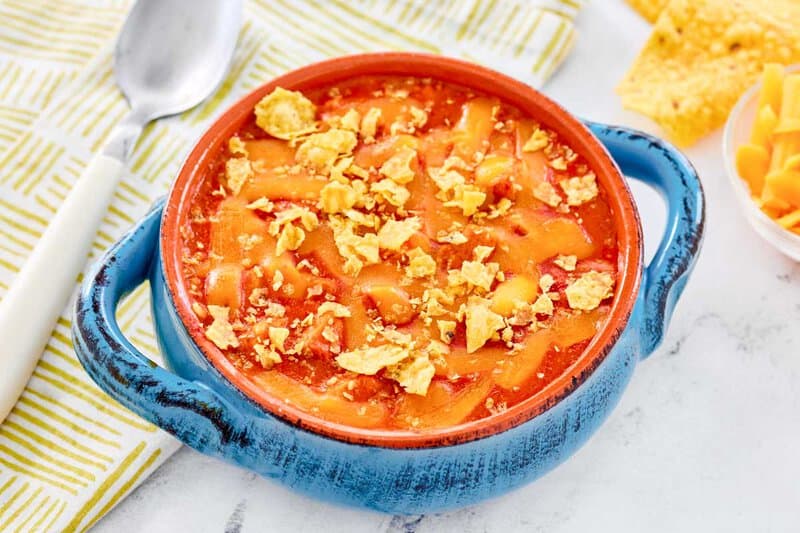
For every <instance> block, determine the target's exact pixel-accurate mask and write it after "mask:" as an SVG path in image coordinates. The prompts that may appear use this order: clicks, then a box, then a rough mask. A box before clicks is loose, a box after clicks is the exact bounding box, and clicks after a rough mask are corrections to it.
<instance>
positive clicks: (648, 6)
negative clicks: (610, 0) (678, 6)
mask: <svg viewBox="0 0 800 533" xmlns="http://www.w3.org/2000/svg"><path fill="white" fill-rule="evenodd" d="M626 1H627V2H628V4H629V5H630V6H631V7H632V8H633V9H635V10H636V11H638V12H639V14H640V15H641V16H643V17H644V18H645V19H646V20H647V21H648V22H651V23H652V22H655V21H656V19H657V18H658V15H659V14H660V13H661V10H663V9H664V6H666V5H667V2H669V0H626Z"/></svg>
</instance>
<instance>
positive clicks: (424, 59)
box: [73, 54, 704, 513]
mask: <svg viewBox="0 0 800 533" xmlns="http://www.w3.org/2000/svg"><path fill="white" fill-rule="evenodd" d="M336 61H340V62H341V61H345V66H346V65H351V66H352V65H353V61H355V62H356V63H358V65H360V66H361V67H362V71H363V69H364V68H367V69H368V70H369V71H370V72H372V73H375V74H380V73H393V74H409V75H426V76H433V77H442V78H443V79H445V80H448V81H457V82H458V83H461V84H462V85H470V86H472V87H474V88H476V89H479V90H483V91H484V92H486V91H487V87H488V86H503V87H505V88H506V89H507V91H506V92H502V91H490V92H493V93H494V94H498V95H500V96H501V97H505V96H509V95H512V94H516V95H517V96H518V98H516V99H515V100H512V102H511V103H513V104H515V105H517V106H518V107H520V108H521V109H523V111H526V112H529V113H531V114H532V115H534V116H537V117H539V116H540V115H538V114H537V112H539V111H540V112H542V113H545V111H546V114H547V116H548V117H549V118H547V119H546V120H545V119H542V122H543V123H544V124H545V126H547V127H549V128H552V129H554V130H555V131H556V132H558V133H559V134H561V135H564V136H565V137H566V138H567V139H569V138H570V136H571V138H578V137H579V138H581V139H583V140H584V141H586V142H587V143H589V144H592V145H593V146H594V145H596V151H598V153H599V152H601V153H599V155H597V157H600V158H604V159H605V160H607V161H608V165H609V167H608V168H611V169H612V172H610V173H608V174H609V175H604V176H600V175H599V176H598V178H599V179H601V182H602V183H604V184H605V185H606V186H613V187H616V188H617V189H618V192H620V194H623V195H627V196H626V197H627V198H629V199H630V192H629V191H628V189H627V186H626V185H625V182H624V179H623V178H622V174H620V172H619V170H620V169H621V171H622V173H623V174H625V175H627V176H630V177H634V178H636V179H639V180H642V181H644V182H646V183H648V184H650V185H652V186H653V187H655V188H656V189H657V190H659V191H660V192H661V193H662V195H663V196H664V198H665V200H666V202H667V205H668V217H667V224H666V230H665V233H664V236H663V238H662V240H661V243H660V245H659V247H658V250H657V252H656V254H655V256H654V258H653V260H652V261H651V263H650V264H649V265H647V266H646V267H645V268H642V265H640V264H638V263H637V264H635V265H632V266H631V265H628V271H630V272H633V273H634V276H636V278H637V279H635V280H634V282H633V283H634V289H633V290H635V288H636V286H638V287H639V288H638V292H637V293H633V294H631V296H630V298H629V300H630V301H629V302H628V303H627V304H626V303H625V302H618V301H616V300H615V304H614V305H615V306H624V305H627V306H628V307H627V308H625V309H622V310H619V314H620V316H621V318H620V319H619V320H617V321H616V324H612V323H611V321H609V322H610V323H609V324H608V325H607V326H606V328H611V327H613V328H614V330H613V331H611V332H609V331H606V332H600V334H598V337H603V338H605V339H606V340H605V341H604V342H603V343H601V344H599V345H598V343H593V344H592V345H590V346H589V348H587V353H585V354H584V356H582V358H583V359H584V361H583V363H584V364H583V365H582V366H581V365H576V366H575V367H573V368H572V369H570V370H568V371H567V375H564V376H562V379H561V380H560V381H561V382H562V383H563V384H564V385H563V386H562V387H561V389H560V390H558V391H555V392H554V393H552V394H551V395H550V396H548V397H547V398H544V399H541V398H540V399H538V400H537V399H536V398H532V399H531V401H532V402H536V401H538V403H536V405H537V406H538V407H537V408H536V409H535V410H532V409H530V408H528V409H527V410H526V409H525V406H524V405H522V404H520V406H514V407H512V408H511V409H509V411H510V413H507V415H506V417H505V418H504V419H503V423H502V424H500V425H497V424H495V425H491V424H492V422H491V418H492V417H490V418H489V419H488V420H489V421H488V422H486V423H483V424H480V423H479V424H477V425H475V427H474V429H471V428H472V426H469V425H466V426H464V427H463V428H460V429H459V433H457V436H456V437H454V438H439V439H438V440H437V439H432V440H428V441H425V440H422V441H416V443H414V444H404V443H403V442H399V441H398V442H391V441H387V440H380V439H372V440H371V439H370V438H369V436H365V437H364V438H354V437H353V436H352V434H346V433H345V432H342V433H341V435H342V436H341V437H338V436H337V434H336V432H325V431H318V430H317V426H315V425H314V424H313V423H310V422H309V421H307V420H303V419H302V418H292V417H289V416H286V414H285V413H281V412H276V411H275V410H274V409H270V408H269V404H265V403H264V402H263V401H259V399H258V398H256V397H255V396H254V395H253V394H252V393H248V394H245V393H243V392H242V390H241V389H240V388H237V387H236V386H234V384H233V382H232V381H231V379H229V377H230V376H229V375H226V374H225V372H221V371H220V367H219V365H215V364H212V362H211V359H210V358H209V354H208V353H206V352H204V351H203V350H202V349H201V348H200V346H198V343H197V342H195V340H194V339H195V337H193V335H192V334H191V333H190V331H191V330H192V328H190V327H188V326H187V324H186V321H185V320H182V318H181V317H182V315H181V313H180V307H181V306H180V305H179V304H178V303H176V302H178V300H177V299H176V297H175V296H174V295H175V294H176V292H175V287H172V286H171V285H170V283H168V282H167V281H166V280H167V279H168V278H169V276H166V275H165V272H166V270H165V264H166V263H165V261H166V259H165V254H164V251H163V249H162V246H163V244H164V241H163V239H164V230H163V228H162V227H161V220H162V210H163V209H164V206H165V201H164V200H160V201H158V202H156V204H155V205H154V206H153V208H152V210H151V211H150V212H149V213H148V214H147V215H146V216H145V217H144V218H143V219H142V220H141V221H140V222H139V223H138V224H137V225H136V227H135V228H133V229H132V230H131V231H130V232H129V233H128V234H127V235H125V236H124V237H123V238H122V239H121V240H120V241H119V242H118V243H117V244H116V245H115V246H114V247H113V248H112V249H111V250H110V251H109V252H108V253H107V254H106V255H105V256H104V257H103V258H102V259H101V260H100V261H99V262H98V263H97V264H96V265H95V266H94V268H93V269H92V271H91V272H90V273H89V274H88V275H87V276H86V281H85V282H84V285H83V288H82V290H81V292H80V295H79V298H78V301H77V303H76V310H75V320H74V327H73V336H74V341H75V347H76V350H77V352H78V356H79V358H80V360H81V362H82V363H83V365H84V367H85V368H86V370H87V372H88V373H89V375H91V377H92V378H93V379H94V380H95V381H96V382H97V383H98V385H99V386H100V387H101V388H103V390H105V391H106V392H107V393H108V394H110V395H111V396H112V397H114V398H115V399H117V400H118V401H119V402H121V403H122V404H124V405H125V406H127V407H128V408H129V409H131V410H132V411H134V412H135V413H137V414H139V415H140V416H142V417H143V418H145V419H147V420H149V421H151V422H152V423H154V424H156V425H157V426H159V427H161V428H163V429H165V430H166V431H168V432H170V433H172V434H173V435H175V436H176V437H177V438H178V439H180V440H181V441H183V442H184V443H186V444H187V445H189V446H191V447H193V448H195V449H196V450H198V451H200V452H202V453H205V454H208V455H211V456H215V457H219V458H221V459H224V460H226V461H229V462H231V463H234V464H237V465H240V466H242V467H244V468H247V469H249V470H252V471H254V472H257V473H259V474H261V475H263V476H265V477H268V478H271V479H275V480H278V481H280V482H281V483H284V484H286V485H287V486H289V487H292V488H294V489H296V490H298V491H301V492H303V493H306V494H308V495H311V496H314V497H317V498H320V499H324V500H328V501H332V502H335V503H339V504H345V505H351V506H359V507H366V508H370V509H374V510H378V511H383V512H389V513H425V512H431V511H437V510H443V509H448V508H454V507H460V506H465V505H469V504H473V503H476V502H478V501H480V500H483V499H485V498H490V497H493V496H497V495H500V494H503V493H504V492H507V491H509V490H511V489H513V488H515V487H519V486H521V485H524V484H525V483H529V482H530V481H532V480H534V479H536V478H537V477H539V476H541V475H542V474H544V473H545V472H547V471H549V470H550V469H552V468H553V467H555V466H556V465H558V464H559V463H561V462H562V461H564V460H565V459H566V458H568V457H569V456H570V455H571V454H572V453H574V452H575V450H577V449H578V447H579V446H581V445H582V444H583V443H584V442H586V440H587V439H588V438H589V437H590V436H591V435H592V433H593V432H594V431H595V430H596V429H597V428H598V427H599V426H600V424H601V423H602V422H603V420H604V419H605V418H606V417H607V416H608V414H609V413H610V412H611V410H612V409H613V407H614V406H615V405H616V403H617V401H618V400H619V398H620V395H621V394H622V391H623V390H624V388H625V386H626V385H627V383H628V380H629V379H630V377H631V374H632V373H633V369H634V367H635V366H636V364H637V363H638V362H639V361H640V360H642V359H644V358H645V357H647V356H648V355H650V353H652V352H653V350H654V349H655V348H656V347H657V346H658V345H659V343H660V342H661V339H662V336H663V334H664V329H665V328H666V326H667V324H668V322H669V318H670V316H671V314H672V311H673V308H674V306H675V303H676V301H677V299H678V297H679V296H680V294H681V292H682V290H683V287H684V285H685V283H686V281H687V279H688V276H689V273H690V272H691V269H692V266H693V265H694V262H695V260H696V257H697V254H698V252H699V249H700V244H701V240H702V232H703V221H704V200H703V193H702V188H701V185H700V182H699V180H698V177H697V174H696V173H695V171H694V169H693V168H692V166H691V164H690V163H689V162H688V161H687V160H686V158H685V157H684V156H683V155H681V154H680V153H679V152H678V151H677V150H676V149H675V148H673V147H672V146H670V145H669V144H667V143H665V142H663V141H661V140H659V139H656V138H653V137H650V136H648V135H645V134H643V133H639V132H636V131H632V130H629V129H625V128H620V127H613V126H605V125H601V124H594V123H586V125H585V126H584V125H581V123H580V122H578V121H577V120H576V119H574V117H571V116H570V115H569V114H568V113H567V112H566V111H564V110H563V109H561V108H560V107H558V106H557V105H556V104H554V103H552V102H551V101H549V100H547V99H546V98H545V97H543V96H542V95H540V94H539V93H537V92H536V91H534V90H533V89H531V88H529V87H527V86H524V85H522V84H520V83H519V82H516V81H514V80H511V79H509V78H506V77H504V76H502V75H500V74H497V73H494V72H492V71H489V70H487V69H482V68H480V67H476V66H474V65H467V64H465V63H461V62H458V61H455V60H451V59H446V58H432V57H430V56H420V55H415V54H389V55H387V54H384V55H377V54H368V55H364V56H358V57H355V58H347V59H346V60H341V59H340V60H334V61H332V62H328V63H326V64H325V65H328V67H331V66H332V68H328V69H327V71H328V74H327V78H326V80H325V81H326V82H330V81H331V72H333V71H335V72H338V73H339V74H337V75H338V76H339V79H342V78H345V77H347V76H349V75H352V74H353V69H352V68H350V69H348V68H340V67H341V66H342V65H341V64H337V63H336ZM359 61H360V63H359ZM425 65H427V67H425ZM425 68H427V69H428V70H427V71H426V70H425ZM323 70H324V69H323ZM315 72H318V70H315V67H310V68H307V69H302V70H301V71H297V73H293V74H292V75H287V76H285V77H282V78H281V79H279V80H276V81H274V82H272V83H271V84H268V85H266V86H265V87H263V88H262V89H259V90H257V91H256V92H255V93H254V94H253V95H250V96H249V97H247V98H245V99H243V100H242V102H240V103H239V104H237V106H239V107H242V106H244V107H247V106H249V109H252V103H253V100H254V99H255V101H257V99H258V98H259V97H260V94H263V93H264V92H265V91H266V90H271V88H272V87H274V86H275V85H276V84H277V83H279V82H280V83H281V86H284V87H289V88H293V87H298V88H300V87H301V86H303V84H307V83H310V81H309V80H312V78H313V77H314V73H315ZM298 73H299V74H298ZM291 76H294V77H291ZM298 80H300V81H298ZM509 91H510V92H509ZM526 98H527V100H526ZM523 100H524V101H523ZM526 102H528V103H527V104H526ZM530 102H539V103H540V104H537V105H542V106H545V107H546V108H545V107H542V108H541V109H538V108H532V107H531V106H534V107H535V105H534V104H531V103H530ZM542 102H544V104H541V103H542ZM526 106H527V107H526ZM234 107H236V106H234ZM553 117H556V118H553ZM558 117H560V118H558ZM225 120H226V117H225V116H223V117H222V118H221V119H220V121H223V122H224V121H225ZM554 121H555V122H554ZM215 128H216V129H217V130H219V123H218V124H217V125H215V126H214V127H212V129H211V130H210V132H209V134H206V136H205V137H204V138H203V140H201V141H200V143H199V144H198V147H197V148H196V149H195V150H194V151H193V155H190V157H189V159H188V160H187V163H186V165H185V166H184V170H183V171H182V173H187V172H188V173H190V174H191V173H194V172H200V171H201V170H202V168H203V165H202V164H200V163H202V158H203V157H206V156H207V155H208V153H209V149H208V147H207V146H203V143H209V140H208V139H209V135H211V134H212V132H214V131H215ZM587 128H588V129H587ZM226 131H228V130H226ZM218 133H219V132H218ZM229 134H230V131H229V133H228V135H229ZM576 136H577V137H576ZM217 137H219V134H217ZM224 137H225V138H227V137H226V136H224ZM598 141H599V142H598ZM220 142H221V141H220ZM568 142H569V141H568ZM600 143H602V145H604V146H605V149H607V152H606V151H605V150H603V148H602V147H601V146H600ZM212 144H213V143H212ZM212 151H213V150H212ZM609 154H610V156H611V157H612V158H613V160H614V161H615V162H616V164H617V165H618V166H619V169H617V167H616V166H614V164H613V163H611V160H610V159H609V157H608V156H609ZM198 161H200V163H198ZM589 161H590V163H591V161H592V159H591V158H589ZM178 183H179V184H180V183H181V181H180V179H179V181H178ZM609 184H610V185H609ZM184 192H185V191H183V190H180V188H177V189H173V191H172V192H171V194H170V199H169V200H168V204H167V205H171V204H172V203H173V201H176V199H179V198H180V197H181V196H182V195H184ZM630 201H631V204H630V205H633V204H632V200H630ZM612 207H613V206H612ZM632 219H633V220H634V221H635V227H630V228H620V230H624V231H625V232H627V234H630V235H635V236H637V240H636V241H635V242H634V243H633V244H631V245H630V246H632V247H635V248H636V249H635V250H633V251H631V250H621V253H631V254H632V256H635V257H636V258H637V261H640V259H639V258H640V257H641V237H640V234H641V232H640V228H639V226H638V218H637V217H636V216H635V213H634V214H633V217H632ZM639 276H640V278H639ZM146 280H149V281H150V286H151V291H152V306H153V317H154V320H155V325H156V330H157V336H158V341H159V346H160V349H161V350H162V352H163V354H164V357H165V360H166V361H167V365H168V367H169V369H164V368H161V367H159V366H157V365H155V364H154V363H153V362H151V361H150V360H148V359H147V358H146V357H145V356H144V355H143V354H142V353H141V352H139V351H138V350H137V349H136V348H135V347H134V346H133V345H132V344H131V343H130V342H129V341H128V340H127V339H126V338H125V337H124V335H123V334H122V332H121V331H120V329H119V326H118V324H117V322H116V319H115V310H116V307H117V304H118V303H119V301H120V299H121V298H122V297H124V296H125V295H126V294H127V293H129V292H130V291H132V290H133V289H135V288H136V287H137V286H139V285H140V284H142V283H143V282H144V281H146ZM612 313H613V310H612ZM604 333H605V335H604ZM589 352H590V353H589ZM587 361H590V363H587ZM543 392H544V391H543ZM523 404H524V402H523ZM265 405H266V407H265ZM517 407H520V410H518V411H516V412H515V411H514V409H515V408H517ZM528 407H530V406H528ZM479 422H480V421H479ZM487 424H488V425H487ZM487 428H489V429H487ZM355 433H357V432H355ZM348 435H349V436H348Z"/></svg>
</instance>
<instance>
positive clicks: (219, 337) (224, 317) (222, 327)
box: [206, 305, 239, 350]
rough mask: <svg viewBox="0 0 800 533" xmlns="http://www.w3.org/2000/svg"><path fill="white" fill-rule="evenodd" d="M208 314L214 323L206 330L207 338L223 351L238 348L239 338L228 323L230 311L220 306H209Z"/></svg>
mask: <svg viewBox="0 0 800 533" xmlns="http://www.w3.org/2000/svg"><path fill="white" fill-rule="evenodd" d="M208 312H209V314H210V315H211V317H212V318H213V319H214V321H213V322H211V325H210V326H208V327H207V328H206V338H208V340H210V341H211V342H213V343H214V344H216V345H217V348H220V349H222V350H224V349H225V348H227V347H228V346H230V347H233V348H236V347H238V346H239V338H238V337H237V336H236V333H234V331H233V326H232V325H231V323H230V322H228V314H229V313H230V309H229V308H228V307H223V306H220V305H209V306H208Z"/></svg>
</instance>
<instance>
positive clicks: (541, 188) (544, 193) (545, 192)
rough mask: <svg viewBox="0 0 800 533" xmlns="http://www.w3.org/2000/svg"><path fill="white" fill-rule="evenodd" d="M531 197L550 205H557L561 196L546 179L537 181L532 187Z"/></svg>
mask: <svg viewBox="0 0 800 533" xmlns="http://www.w3.org/2000/svg"><path fill="white" fill-rule="evenodd" d="M533 197H534V198H536V199H537V200H541V201H542V202H544V203H546V204H547V205H549V206H550V207H557V206H558V204H560V203H561V196H559V194H558V192H556V188H555V187H553V185H552V184H550V182H547V181H543V182H541V183H539V185H537V186H536V188H534V189H533Z"/></svg>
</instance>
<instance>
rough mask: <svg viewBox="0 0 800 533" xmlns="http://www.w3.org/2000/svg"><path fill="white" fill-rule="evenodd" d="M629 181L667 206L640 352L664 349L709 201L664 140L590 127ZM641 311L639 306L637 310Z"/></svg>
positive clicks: (649, 273) (647, 275) (647, 284)
mask: <svg viewBox="0 0 800 533" xmlns="http://www.w3.org/2000/svg"><path fill="white" fill-rule="evenodd" d="M586 124H587V126H589V129H591V130H592V133H594V134H595V135H596V136H597V137H598V138H599V139H600V141H601V142H602V143H603V144H604V145H605V146H606V148H607V149H608V151H609V152H610V153H611V156H612V157H613V158H614V160H615V161H616V162H617V164H618V165H619V167H620V169H621V170H622V173H623V174H625V175H626V176H629V177H632V178H635V179H638V180H640V181H642V182H644V183H647V184H648V185H651V186H653V187H654V188H655V189H656V190H657V191H658V192H659V193H660V194H661V196H662V197H663V198H664V200H665V201H666V204H667V224H666V228H665V230H664V236H663V237H662V238H661V242H660V243H659V245H658V250H656V253H655V255H654V256H653V259H652V261H650V264H649V265H647V268H646V269H645V271H644V276H643V279H642V296H641V298H643V300H644V301H643V308H642V309H641V312H642V313H643V314H642V315H641V332H640V340H641V352H642V358H645V357H647V356H648V355H650V354H651V353H653V351H654V350H655V349H656V348H657V347H658V345H659V344H661V341H662V339H663V337H664V331H665V330H666V329H667V326H668V325H669V320H670V318H671V317H672V311H673V310H674V309H675V304H676V303H677V301H678V298H679V297H680V295H681V293H682V292H683V288H684V286H685V285H686V281H687V280H688V278H689V274H690V273H691V271H692V268H693V267H694V264H695V262H696V260H697V256H698V254H699V252H700V246H701V244H702V240H703V224H704V221H705V199H704V197H703V187H702V185H701V183H700V179H699V178H698V176H697V171H695V169H694V167H693V166H692V164H691V163H690V162H689V160H688V159H687V158H686V156H684V155H683V154H682V153H681V152H680V151H678V149H677V148H675V147H674V146H672V145H671V144H669V143H668V142H666V141H663V140H661V139H658V138H656V137H653V136H651V135H648V134H646V133H642V132H640V131H637V130H632V129H628V128H623V127H619V126H607V125H605V124H597V123H594V122H587V123H586ZM637 307H639V306H637Z"/></svg>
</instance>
